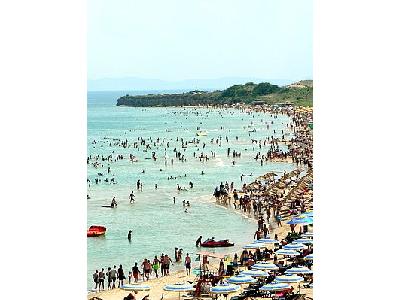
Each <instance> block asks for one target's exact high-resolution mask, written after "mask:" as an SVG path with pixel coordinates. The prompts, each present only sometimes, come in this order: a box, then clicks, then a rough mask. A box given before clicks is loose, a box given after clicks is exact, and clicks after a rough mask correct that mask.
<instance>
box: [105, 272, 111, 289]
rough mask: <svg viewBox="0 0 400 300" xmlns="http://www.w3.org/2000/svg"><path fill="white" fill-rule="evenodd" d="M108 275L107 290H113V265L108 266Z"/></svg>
mask: <svg viewBox="0 0 400 300" xmlns="http://www.w3.org/2000/svg"><path fill="white" fill-rule="evenodd" d="M106 275H107V290H111V283H112V278H111V267H108V269H107V273H106Z"/></svg>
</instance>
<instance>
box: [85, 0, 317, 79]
mask: <svg viewBox="0 0 400 300" xmlns="http://www.w3.org/2000/svg"><path fill="white" fill-rule="evenodd" d="M312 6H313V3H312V1H310V0H291V1H288V0H274V1H272V0H246V1H245V0H240V1H239V0H237V1H235V0H228V1H225V0H157V1H156V0H113V1H109V0H89V1H88V9H87V10H88V27H87V30H88V32H87V49H88V50H87V51H88V53H87V61H88V69H87V71H88V79H89V80H90V79H101V78H123V77H139V78H151V79H161V80H169V81H177V80H187V79H211V78H222V77H257V78H279V79H292V80H300V79H312V26H313V24H312V22H313V12H312V9H313V7H312Z"/></svg>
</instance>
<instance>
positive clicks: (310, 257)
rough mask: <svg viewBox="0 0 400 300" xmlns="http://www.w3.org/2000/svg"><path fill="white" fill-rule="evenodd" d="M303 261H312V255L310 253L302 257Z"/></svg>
mask: <svg viewBox="0 0 400 300" xmlns="http://www.w3.org/2000/svg"><path fill="white" fill-rule="evenodd" d="M304 259H305V260H314V256H313V254H312V253H311V254H308V255H306V256H305V257H304Z"/></svg>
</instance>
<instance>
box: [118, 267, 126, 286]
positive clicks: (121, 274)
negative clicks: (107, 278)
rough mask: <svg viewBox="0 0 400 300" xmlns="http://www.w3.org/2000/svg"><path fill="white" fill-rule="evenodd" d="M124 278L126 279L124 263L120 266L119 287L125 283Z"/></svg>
mask: <svg viewBox="0 0 400 300" xmlns="http://www.w3.org/2000/svg"><path fill="white" fill-rule="evenodd" d="M124 279H125V274H124V270H123V269H122V265H119V268H118V287H119V288H120V287H121V286H123V285H124Z"/></svg>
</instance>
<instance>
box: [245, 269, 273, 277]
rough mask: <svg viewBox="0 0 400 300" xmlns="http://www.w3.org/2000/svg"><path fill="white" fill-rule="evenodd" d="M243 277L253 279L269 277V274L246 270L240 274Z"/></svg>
mask: <svg viewBox="0 0 400 300" xmlns="http://www.w3.org/2000/svg"><path fill="white" fill-rule="evenodd" d="M240 274H242V275H247V276H251V277H267V276H269V274H268V273H267V272H264V271H261V270H253V269H252V270H244V271H242V272H240Z"/></svg>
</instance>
